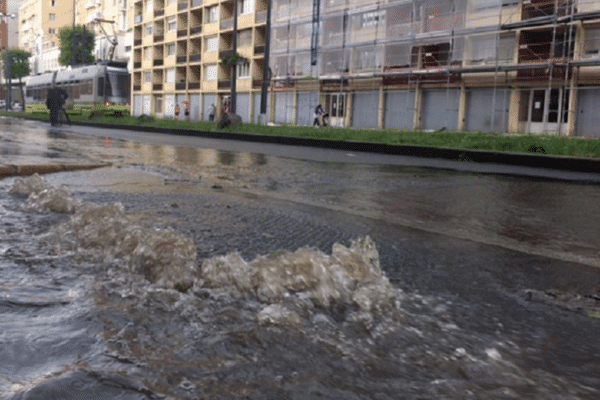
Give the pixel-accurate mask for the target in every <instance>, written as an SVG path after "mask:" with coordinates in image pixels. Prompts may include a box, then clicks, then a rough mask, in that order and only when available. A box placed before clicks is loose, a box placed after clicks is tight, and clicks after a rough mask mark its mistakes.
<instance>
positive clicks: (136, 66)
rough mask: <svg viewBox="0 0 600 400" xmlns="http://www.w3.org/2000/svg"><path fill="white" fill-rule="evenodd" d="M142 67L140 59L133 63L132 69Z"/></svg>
mask: <svg viewBox="0 0 600 400" xmlns="http://www.w3.org/2000/svg"><path fill="white" fill-rule="evenodd" d="M138 68H142V63H141V62H140V61H136V62H134V63H133V69H138Z"/></svg>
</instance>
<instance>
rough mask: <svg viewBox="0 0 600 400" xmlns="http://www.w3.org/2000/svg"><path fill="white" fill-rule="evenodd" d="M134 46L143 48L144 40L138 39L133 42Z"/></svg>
mask: <svg viewBox="0 0 600 400" xmlns="http://www.w3.org/2000/svg"><path fill="white" fill-rule="evenodd" d="M133 45H134V46H141V45H142V39H136V40H134V41H133Z"/></svg>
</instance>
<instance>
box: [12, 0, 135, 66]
mask: <svg viewBox="0 0 600 400" xmlns="http://www.w3.org/2000/svg"><path fill="white" fill-rule="evenodd" d="M130 1H131V0H130ZM127 9H128V8H127V0H107V1H101V0H27V1H25V2H24V3H23V5H22V6H21V7H20V8H19V48H21V49H23V50H27V51H29V52H30V53H31V54H32V58H31V64H32V68H31V69H32V74H40V73H43V72H48V71H54V70H58V69H62V68H64V67H62V66H60V65H59V63H58V57H59V55H60V50H59V47H60V41H59V39H58V31H59V30H60V29H61V28H63V27H66V26H73V25H82V24H83V25H85V26H86V27H87V28H88V29H90V30H94V32H95V34H96V43H95V47H94V53H95V57H96V59H98V60H107V59H109V57H110V55H111V51H112V46H113V43H116V46H115V51H114V60H116V61H129V60H130V58H131V48H130V47H131V45H130V43H129V44H128V43H127V41H129V42H131V33H129V37H128V32H127V30H128V29H129V26H128V22H129V18H128V17H127ZM99 20H103V21H109V22H101V23H98V21H99ZM128 46H129V47H128Z"/></svg>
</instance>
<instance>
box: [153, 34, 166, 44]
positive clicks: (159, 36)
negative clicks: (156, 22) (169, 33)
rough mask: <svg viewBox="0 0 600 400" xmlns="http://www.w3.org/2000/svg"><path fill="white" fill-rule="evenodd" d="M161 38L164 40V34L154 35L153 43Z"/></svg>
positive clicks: (160, 40)
mask: <svg viewBox="0 0 600 400" xmlns="http://www.w3.org/2000/svg"><path fill="white" fill-rule="evenodd" d="M163 40H165V36H164V35H156V36H154V43H156V42H162V41H163Z"/></svg>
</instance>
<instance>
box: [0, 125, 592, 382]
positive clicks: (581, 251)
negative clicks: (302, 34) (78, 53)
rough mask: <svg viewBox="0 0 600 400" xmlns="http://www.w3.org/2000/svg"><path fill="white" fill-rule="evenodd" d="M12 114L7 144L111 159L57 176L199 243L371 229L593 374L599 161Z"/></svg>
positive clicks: (569, 369) (470, 302)
mask: <svg viewBox="0 0 600 400" xmlns="http://www.w3.org/2000/svg"><path fill="white" fill-rule="evenodd" d="M3 122H7V121H3ZM9 122H10V125H8V126H7V125H4V127H3V129H4V131H3V132H2V137H1V138H0V144H1V146H2V148H3V150H2V157H3V159H4V160H13V161H14V162H19V161H20V160H21V161H22V160H31V159H34V158H35V159H36V160H40V161H43V160H52V161H56V160H68V161H71V160H85V161H94V162H98V161H108V162H111V163H113V165H114V167H112V168H107V169H104V170H98V171H92V172H80V173H61V174H56V175H54V176H49V177H48V179H49V180H50V182H52V183H54V184H60V183H65V184H67V185H69V186H70V187H71V188H72V190H74V191H75V192H77V193H78V195H80V196H82V197H83V198H84V199H85V200H87V201H91V202H101V203H102V202H111V201H121V202H123V203H124V204H125V205H126V207H127V208H128V210H129V211H130V212H142V211H144V212H148V211H149V210H150V211H152V212H154V213H155V214H156V215H157V217H159V219H160V220H161V221H162V223H165V224H167V225H169V226H173V227H177V229H179V230H182V231H184V232H185V233H187V234H190V235H191V236H193V237H194V238H195V241H196V243H197V245H198V254H199V257H200V258H204V257H210V256H214V255H220V254H227V253H229V252H231V251H234V250H239V251H241V252H242V254H243V255H244V256H245V257H248V258H252V257H254V256H257V255H260V254H266V253H268V252H271V251H274V250H277V249H282V248H283V249H289V250H295V249H296V248H298V247H302V246H307V245H308V246H314V247H317V248H320V249H322V250H323V251H328V250H329V249H330V248H331V245H332V244H333V243H334V242H344V243H345V242H348V241H349V240H350V239H352V238H354V237H356V236H359V235H365V234H369V235H371V236H372V237H373V238H374V240H375V241H376V242H377V243H378V247H379V250H380V253H381V258H382V267H383V268H384V270H385V271H386V274H387V275H388V276H389V277H390V279H392V281H393V282H394V283H395V284H396V285H398V286H399V287H401V288H403V289H404V290H409V291H417V292H423V293H427V294H435V295H443V296H445V297H449V298H453V299H455V305H454V306H453V307H452V313H453V315H454V318H455V319H456V321H457V322H458V323H459V324H460V326H461V327H463V328H465V329H470V330H473V331H475V332H477V331H481V332H489V331H490V329H492V328H491V327H494V326H495V327H497V328H496V329H498V330H499V331H503V332H504V333H506V334H507V335H509V336H511V335H512V333H511V332H513V333H514V336H513V338H514V339H515V340H516V342H517V343H518V345H519V347H520V348H522V349H524V352H525V353H527V352H529V351H530V352H531V354H530V357H529V358H528V361H527V362H528V363H530V365H529V366H530V367H532V368H541V367H542V366H547V367H548V368H550V369H552V370H554V371H558V372H559V373H564V374H566V375H569V376H575V375H577V374H578V373H580V372H581V371H580V367H581V366H586V371H585V373H582V383H585V384H586V385H590V386H592V387H598V388H600V382H598V381H597V380H594V379H593V378H592V377H593V376H594V374H595V372H594V371H598V370H600V369H598V359H599V358H600V348H599V347H598V345H597V344H596V343H595V337H596V332H597V328H598V326H599V325H598V323H599V321H598V320H597V319H596V318H595V317H593V316H594V315H596V314H594V313H596V312H597V310H599V309H600V304H599V303H600V301H598V300H597V299H596V298H597V297H598V295H599V294H600V272H599V269H598V268H597V267H598V266H600V264H599V263H600V257H599V253H598V249H599V248H600V246H599V244H600V243H599V241H600V239H599V237H600V235H598V229H597V227H598V226H599V223H600V212H599V211H600V201H599V200H600V186H599V185H598V184H596V183H594V180H596V179H597V178H598V177H594V176H591V175H590V174H586V175H583V174H566V175H563V174H560V173H550V174H551V175H553V176H551V177H550V176H545V174H549V173H548V172H547V171H546V172H544V173H541V172H540V173H538V174H536V173H535V171H531V170H529V171H524V172H523V171H521V172H522V174H521V175H514V174H515V173H516V172H515V171H512V170H510V169H503V168H502V167H499V166H473V165H466V166H463V165H456V164H460V163H449V162H446V161H435V160H426V161H423V160H411V159H407V158H399V157H389V156H381V155H377V154H349V153H343V152H342V153H339V152H338V153H336V152H332V151H330V150H328V151H320V150H318V149H287V148H286V149H279V148H277V146H272V145H269V146H260V145H256V144H252V145H249V144H247V143H228V142H226V141H218V142H217V141H210V140H205V139H195V138H181V137H177V136H169V135H155V134H148V135H147V136H140V134H139V133H129V134H127V133H126V132H113V131H99V130H95V131H92V130H90V129H89V128H85V129H83V128H77V127H74V128H68V127H67V128H65V129H61V130H52V131H50V130H48V129H46V127H45V125H44V124H40V123H35V122H27V121H25V122H21V121H20V122H19V123H18V124H17V123H15V122H14V120H11V121H9ZM107 135H109V136H107ZM7 143H8V144H9V146H5V145H6V144H7ZM236 149H238V150H236ZM239 149H242V150H243V151H239ZM273 152H277V154H276V155H273V154H272V153H273ZM282 153H283V154H282ZM307 160H308V161H307ZM473 168H476V169H477V168H485V169H487V168H492V169H495V170H496V172H499V173H500V174H487V173H483V172H486V171H481V170H479V171H476V170H475V171H474V170H472V169H473ZM465 169H466V170H465ZM517 172H518V171H517ZM528 174H530V175H542V177H539V176H529V177H528V176H526V175H528ZM549 178H552V179H549ZM556 178H572V179H573V180H557V179H556ZM530 327H533V330H532V331H531V332H527V329H528V328H530ZM557 327H559V329H557ZM573 337H577V338H578V342H577V343H573ZM541 349H542V350H541ZM543 349H545V350H546V351H544V350H543ZM525 366H527V365H525Z"/></svg>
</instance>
